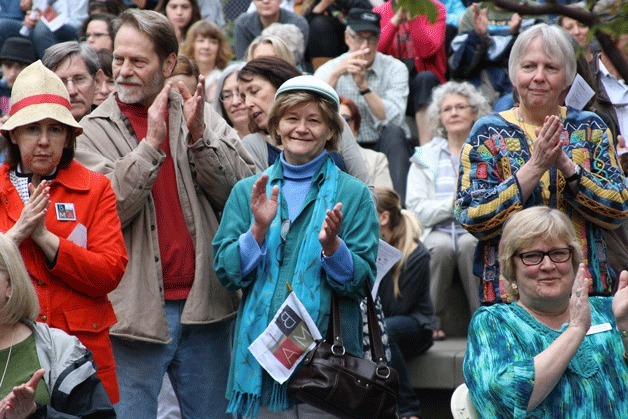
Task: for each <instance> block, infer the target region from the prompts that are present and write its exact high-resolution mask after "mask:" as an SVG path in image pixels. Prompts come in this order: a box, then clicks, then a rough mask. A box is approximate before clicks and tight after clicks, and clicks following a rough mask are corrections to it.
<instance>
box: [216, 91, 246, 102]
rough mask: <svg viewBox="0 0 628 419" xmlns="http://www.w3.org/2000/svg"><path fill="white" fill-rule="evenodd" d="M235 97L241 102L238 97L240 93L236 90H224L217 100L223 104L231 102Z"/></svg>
mask: <svg viewBox="0 0 628 419" xmlns="http://www.w3.org/2000/svg"><path fill="white" fill-rule="evenodd" d="M236 97H237V98H238V99H239V100H242V98H241V97H240V92H238V91H236V90H225V91H224V92H222V93H221V94H220V98H219V99H220V101H221V102H222V103H225V102H231V101H232V100H233V98H236Z"/></svg>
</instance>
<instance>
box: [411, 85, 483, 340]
mask: <svg viewBox="0 0 628 419" xmlns="http://www.w3.org/2000/svg"><path fill="white" fill-rule="evenodd" d="M489 112H490V107H489V104H488V101H487V100H486V99H485V98H484V96H482V94H481V93H480V91H479V90H478V89H476V88H475V87H473V86H472V85H471V84H470V83H466V82H465V83H458V82H453V81H450V82H447V83H446V84H444V85H442V86H439V87H438V88H436V89H434V92H433V94H432V102H431V103H430V105H429V106H428V109H427V120H428V121H429V122H430V125H431V126H430V130H431V132H432V134H433V135H434V138H433V139H432V141H430V142H428V143H427V144H425V145H423V146H421V147H417V149H416V152H415V153H414V155H413V156H412V158H411V162H412V165H411V166H410V170H409V172H408V188H407V191H406V208H407V209H409V210H411V211H412V212H414V214H416V216H417V217H418V218H419V221H421V225H422V226H423V228H424V229H425V230H424V233H423V235H422V237H421V238H422V241H423V242H424V243H425V246H426V247H427V248H428V249H429V251H430V256H431V257H430V271H431V275H432V278H431V281H430V283H431V286H430V290H431V295H432V301H433V302H434V309H435V313H436V318H437V324H436V325H434V338H435V339H438V340H442V339H444V338H445V333H444V332H443V330H442V328H441V326H440V321H442V320H443V318H444V317H445V310H446V308H447V296H448V295H449V294H450V290H451V286H452V283H453V280H454V274H455V271H456V268H457V269H458V273H459V275H460V279H461V280H462V284H463V286H464V290H465V293H466V295H467V300H468V302H469V311H470V312H471V314H473V312H474V311H475V310H476V309H477V308H478V307H479V306H480V298H479V286H480V283H479V280H478V278H477V277H476V276H475V275H474V274H473V252H474V251H475V246H476V244H477V239H476V238H475V237H473V236H472V235H471V234H469V232H467V231H466V230H465V229H464V228H463V227H462V226H461V225H460V224H459V223H458V222H457V221H456V219H455V217H454V196H455V194H456V182H457V179H458V167H459V165H460V150H461V149H462V146H463V145H464V143H465V141H466V140H467V137H468V136H469V132H471V127H472V126H473V123H474V122H475V121H477V120H478V118H480V117H482V116H484V115H487V114H488V113H489Z"/></svg>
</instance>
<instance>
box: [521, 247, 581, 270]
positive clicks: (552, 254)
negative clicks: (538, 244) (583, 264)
mask: <svg viewBox="0 0 628 419" xmlns="http://www.w3.org/2000/svg"><path fill="white" fill-rule="evenodd" d="M572 250H573V249H572V248H571V247H565V248H563V249H553V250H550V251H549V252H541V251H535V252H523V253H519V254H518V255H517V256H519V258H521V262H523V264H524V265H526V266H536V265H538V264H540V263H541V262H543V259H545V256H549V258H550V260H551V261H552V262H554V263H563V262H567V261H568V260H569V259H571V252H572Z"/></svg>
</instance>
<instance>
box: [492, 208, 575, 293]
mask: <svg viewBox="0 0 628 419" xmlns="http://www.w3.org/2000/svg"><path fill="white" fill-rule="evenodd" d="M548 240H561V241H564V242H565V243H566V244H567V246H569V247H571V249H572V250H571V264H572V266H573V270H574V272H576V271H577V270H578V265H579V264H580V262H581V261H582V247H581V245H580V242H579V241H578V236H577V235H576V232H575V230H574V227H573V224H572V223H571V220H570V219H569V217H568V216H567V215H566V214H565V213H564V212H562V211H559V210H557V209H553V208H550V207H545V206H537V207H532V208H527V209H524V210H522V211H519V212H518V213H516V214H514V215H512V216H511V217H510V218H509V219H508V221H507V222H506V225H505V226H504V230H503V233H502V237H501V239H500V241H499V269H500V272H501V275H502V276H503V277H504V278H505V279H506V280H507V281H508V283H509V284H510V289H509V294H510V295H509V296H510V297H511V298H512V299H513V300H518V299H519V295H518V293H516V292H515V293H512V292H511V291H512V290H515V289H516V287H514V286H513V284H516V282H517V278H516V275H515V272H516V269H515V258H516V257H518V256H517V254H518V253H519V252H520V251H521V249H525V248H526V247H530V246H532V245H533V244H534V243H536V242H539V241H548Z"/></svg>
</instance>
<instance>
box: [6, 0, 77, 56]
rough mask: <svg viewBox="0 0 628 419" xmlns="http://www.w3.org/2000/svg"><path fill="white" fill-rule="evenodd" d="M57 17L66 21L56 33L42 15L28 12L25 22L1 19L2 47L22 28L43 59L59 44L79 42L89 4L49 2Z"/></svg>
mask: <svg viewBox="0 0 628 419" xmlns="http://www.w3.org/2000/svg"><path fill="white" fill-rule="evenodd" d="M49 3H50V7H51V8H52V9H53V10H54V12H55V13H56V14H57V16H59V17H61V18H62V19H64V21H63V23H62V25H61V27H59V28H58V29H56V30H55V31H54V32H53V31H51V30H50V28H49V27H48V26H47V25H46V24H45V23H44V22H43V21H41V14H40V13H39V12H37V11H32V10H28V11H27V12H26V17H25V18H24V21H23V22H21V21H18V20H14V19H0V47H1V46H2V45H3V44H4V42H5V41H6V40H7V39H8V38H10V37H12V36H18V35H20V33H21V32H20V31H21V30H22V27H25V28H26V29H24V30H25V31H26V32H27V33H28V34H25V35H24V36H25V37H28V38H29V39H30V40H31V42H32V43H33V45H34V47H35V53H36V54H37V57H39V58H42V57H43V56H44V53H45V52H46V50H47V49H48V48H49V47H50V46H52V45H54V44H57V43H59V42H64V41H73V40H77V39H78V37H79V30H80V29H81V25H83V21H84V20H85V19H86V18H87V2H86V1H85V0H57V1H55V2H49Z"/></svg>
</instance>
